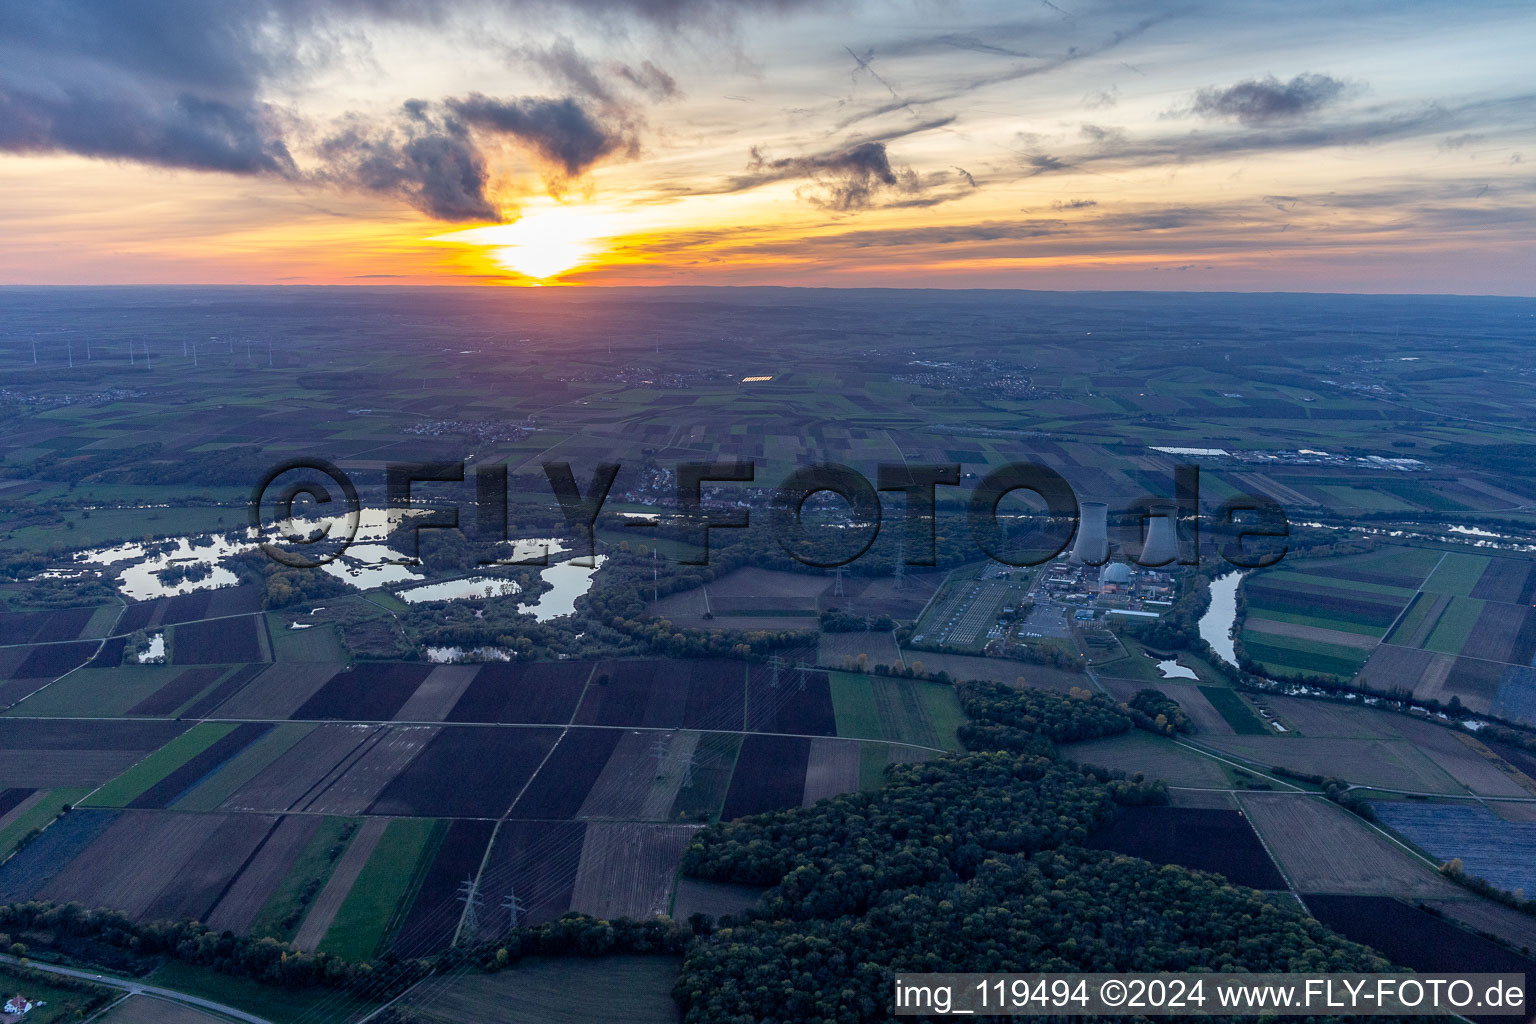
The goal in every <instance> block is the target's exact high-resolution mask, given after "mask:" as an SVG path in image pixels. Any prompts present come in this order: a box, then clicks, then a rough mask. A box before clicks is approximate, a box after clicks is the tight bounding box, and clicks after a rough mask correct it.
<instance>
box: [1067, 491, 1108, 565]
mask: <svg viewBox="0 0 1536 1024" xmlns="http://www.w3.org/2000/svg"><path fill="white" fill-rule="evenodd" d="M1108 520H1109V506H1108V505H1106V504H1105V503H1104V502H1102V501H1085V502H1083V503H1082V504H1081V505H1080V506H1079V507H1078V520H1077V540H1076V541H1075V542H1074V543H1073V544H1072V559H1073V561H1077V562H1082V563H1083V564H1084V565H1103V564H1104V563H1105V562H1107V561H1109V529H1108Z"/></svg>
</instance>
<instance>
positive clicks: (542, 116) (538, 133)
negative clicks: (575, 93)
mask: <svg viewBox="0 0 1536 1024" xmlns="http://www.w3.org/2000/svg"><path fill="white" fill-rule="evenodd" d="M446 105H447V107H448V109H449V110H450V111H452V112H453V114H454V115H455V116H456V117H458V118H461V119H462V120H463V121H464V123H465V124H468V125H470V126H472V127H474V128H476V129H478V130H480V131H482V132H486V133H490V134H498V135H510V136H512V137H514V138H516V139H518V140H519V141H520V142H522V143H523V144H525V145H527V146H528V147H529V148H531V149H533V150H534V151H535V152H536V153H538V154H539V155H540V156H542V157H543V158H544V159H545V160H548V161H549V162H550V163H551V164H554V165H555V166H556V167H558V168H559V169H560V170H561V171H563V172H564V173H566V174H569V175H572V176H575V175H578V174H581V173H583V172H584V171H586V170H587V168H589V167H591V166H592V165H593V164H595V163H596V162H597V161H599V160H601V159H602V158H603V157H605V156H608V155H610V154H612V153H616V152H627V153H631V154H633V152H634V151H635V149H636V147H637V145H638V143H637V142H636V141H635V140H634V139H633V138H630V137H627V136H626V133H625V131H624V129H623V127H622V126H618V125H608V124H605V123H603V122H602V120H601V119H599V118H597V117H595V116H594V115H593V114H592V113H591V112H590V111H588V110H587V109H586V108H585V107H583V106H582V105H581V104H580V103H577V102H576V101H575V100H573V99H571V98H569V97H566V98H563V99H540V98H530V97H523V98H519V99H510V100H504V99H493V98H491V97H489V96H482V95H481V94H479V93H471V94H470V95H468V96H465V97H462V98H459V99H450V100H448V101H447V104H446Z"/></svg>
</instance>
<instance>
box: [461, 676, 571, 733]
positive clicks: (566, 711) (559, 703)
mask: <svg viewBox="0 0 1536 1024" xmlns="http://www.w3.org/2000/svg"><path fill="white" fill-rule="evenodd" d="M594 667H595V665H594V664H593V663H592V662H585V661H566V662H533V663H530V664H499V663H498V664H490V665H481V666H480V670H479V671H478V672H476V673H475V677H474V679H473V680H471V681H470V683H469V685H468V686H467V687H465V689H464V693H463V694H462V695H461V696H460V697H459V699H458V701H457V702H455V703H454V705H453V707H452V708H451V709H450V710H449V712H448V714H447V716H446V721H449V722H502V723H509V724H510V723H526V724H529V725H564V724H566V723H567V722H569V721H570V720H571V718H572V716H574V715H575V714H576V706H577V705H578V704H579V703H580V702H581V695H582V691H583V690H585V689H586V686H587V680H588V679H589V678H590V677H591V675H592V670H593V668H594Z"/></svg>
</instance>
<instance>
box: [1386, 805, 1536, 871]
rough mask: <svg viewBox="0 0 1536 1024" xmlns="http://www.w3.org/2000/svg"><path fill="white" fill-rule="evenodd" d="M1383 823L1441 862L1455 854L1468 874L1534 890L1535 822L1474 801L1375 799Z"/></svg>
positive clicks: (1453, 856) (1535, 862) (1535, 860)
mask: <svg viewBox="0 0 1536 1024" xmlns="http://www.w3.org/2000/svg"><path fill="white" fill-rule="evenodd" d="M1371 806H1372V807H1374V808H1375V810H1376V817H1377V818H1378V819H1380V821H1381V823H1382V824H1383V825H1386V826H1387V827H1388V828H1390V829H1392V830H1393V831H1394V832H1397V833H1398V834H1399V835H1401V836H1403V837H1404V838H1405V839H1407V840H1408V841H1409V842H1411V843H1412V844H1413V845H1415V846H1417V847H1418V848H1419V849H1421V850H1423V851H1424V852H1426V853H1428V854H1429V855H1430V856H1431V857H1433V858H1434V859H1435V860H1437V861H1440V862H1442V863H1444V862H1445V861H1449V860H1452V859H1453V858H1454V859H1458V860H1460V861H1461V862H1462V864H1463V865H1464V869H1465V871H1466V873H1467V874H1469V875H1474V876H1476V877H1478V878H1482V879H1486V880H1487V881H1489V882H1492V883H1493V884H1494V885H1495V886H1497V887H1498V888H1500V889H1503V890H1504V891H1506V892H1515V891H1516V890H1519V891H1521V892H1527V893H1530V892H1536V858H1533V857H1532V856H1531V851H1532V850H1536V823H1533V822H1515V821H1505V820H1504V819H1502V818H1500V817H1499V816H1498V815H1496V814H1494V813H1493V812H1492V811H1490V810H1489V809H1488V808H1487V807H1485V806H1482V805H1475V804H1461V803H1456V804H1446V803H1439V804H1436V803H1418V802H1412V803H1410V802H1408V801H1397V800H1377V801H1375V802H1374V803H1373V804H1372V805H1371Z"/></svg>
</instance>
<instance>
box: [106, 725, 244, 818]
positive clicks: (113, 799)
mask: <svg viewBox="0 0 1536 1024" xmlns="http://www.w3.org/2000/svg"><path fill="white" fill-rule="evenodd" d="M234 729H235V726H234V724H233V723H218V722H200V723H198V724H197V725H194V726H193V727H192V728H190V729H188V730H187V731H186V732H184V733H182V734H181V735H180V736H177V737H176V738H175V739H173V740H171V741H170V742H169V743H167V744H166V745H165V746H163V747H161V748H160V749H159V750H157V751H155V752H154V753H152V754H150V755H149V756H148V757H146V758H144V760H142V761H140V762H139V763H138V764H135V765H133V766H132V767H131V768H129V769H128V770H127V771H125V772H123V773H122V774H121V775H119V776H118V777H117V778H115V779H113V780H112V781H110V782H108V783H106V784H105V785H104V786H102V787H101V788H100V789H98V790H97V791H96V792H94V793H92V794H91V796H90V797H89V798H88V799H87V800H86V801H85V804H86V806H88V807H127V806H128V805H129V804H130V803H132V802H133V800H134V798H135V797H137V796H139V794H141V793H143V792H144V791H145V790H146V789H148V788H149V787H150V786H153V785H154V784H155V783H157V782H159V781H160V780H161V779H163V778H165V777H166V776H167V775H169V774H171V772H173V771H175V770H176V769H177V768H180V767H181V766H182V765H184V764H186V763H187V762H188V761H190V760H192V758H194V757H196V756H197V755H198V754H201V753H202V752H203V751H204V750H207V749H208V748H209V747H211V746H213V745H214V744H215V743H217V742H218V741H219V740H221V739H223V738H224V737H225V736H226V735H228V734H229V733H231V732H233V731H234Z"/></svg>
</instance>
